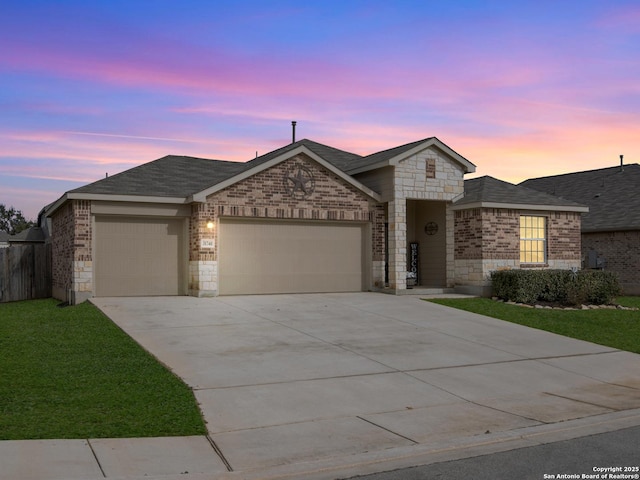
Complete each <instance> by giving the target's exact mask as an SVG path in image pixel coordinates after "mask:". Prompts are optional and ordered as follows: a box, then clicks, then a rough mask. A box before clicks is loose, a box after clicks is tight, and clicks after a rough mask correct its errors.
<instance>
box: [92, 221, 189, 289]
mask: <svg viewBox="0 0 640 480" xmlns="http://www.w3.org/2000/svg"><path fill="white" fill-rule="evenodd" d="M95 226H96V229H95V235H96V238H95V247H96V252H95V253H96V254H95V282H96V284H95V294H96V296H98V297H114V296H145V295H182V294H184V281H183V279H184V268H185V267H184V265H185V263H186V261H185V254H184V236H185V235H184V220H183V219H173V218H172V219H164V218H153V217H149V218H144V217H129V218H127V217H96V224H95Z"/></svg>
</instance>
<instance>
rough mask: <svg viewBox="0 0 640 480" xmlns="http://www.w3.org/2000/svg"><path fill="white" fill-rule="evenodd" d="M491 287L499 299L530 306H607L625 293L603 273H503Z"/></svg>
mask: <svg viewBox="0 0 640 480" xmlns="http://www.w3.org/2000/svg"><path fill="white" fill-rule="evenodd" d="M491 284H492V287H493V292H494V295H495V296H496V297H498V298H500V299H502V300H505V301H511V302H517V303H527V304H534V303H536V302H549V303H559V304H563V305H580V304H583V303H591V304H595V305H603V304H607V303H611V302H612V301H613V299H614V298H615V297H616V296H617V295H620V293H621V289H620V284H619V283H618V278H617V276H616V275H615V274H614V273H612V272H605V271H602V270H580V271H575V272H574V271H572V270H500V271H495V272H492V273H491Z"/></svg>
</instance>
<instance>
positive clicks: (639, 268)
mask: <svg viewBox="0 0 640 480" xmlns="http://www.w3.org/2000/svg"><path fill="white" fill-rule="evenodd" d="M589 251H594V252H596V254H597V255H598V257H601V258H603V259H604V260H605V262H606V263H605V266H604V268H605V270H608V271H611V272H615V273H616V274H617V275H618V279H619V281H620V285H621V286H622V288H623V290H624V293H625V294H627V295H640V230H632V231H626V232H594V233H584V234H583V235H582V254H583V257H584V258H585V259H586V258H588V255H589ZM585 267H586V265H585Z"/></svg>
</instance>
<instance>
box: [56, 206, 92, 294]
mask: <svg viewBox="0 0 640 480" xmlns="http://www.w3.org/2000/svg"><path fill="white" fill-rule="evenodd" d="M51 225H52V228H51V230H52V239H51V244H52V287H53V288H52V294H53V296H54V297H55V298H57V299H59V300H63V301H67V302H70V303H79V302H82V301H84V300H86V299H87V298H89V297H90V296H91V293H92V291H93V261H92V258H91V202H90V201H87V200H71V201H68V202H67V203H66V204H65V205H63V206H62V207H61V208H60V209H59V210H58V211H57V212H56V213H55V214H54V215H53V218H52V219H51Z"/></svg>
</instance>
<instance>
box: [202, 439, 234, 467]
mask: <svg viewBox="0 0 640 480" xmlns="http://www.w3.org/2000/svg"><path fill="white" fill-rule="evenodd" d="M206 437H207V440H208V441H209V444H210V445H211V448H213V451H214V452H216V455H218V457H219V458H220V460H221V461H222V463H224V466H225V467H226V468H227V471H229V472H233V467H232V466H231V464H230V463H229V460H227V459H226V457H225V456H224V454H223V453H222V450H220V447H218V445H216V442H214V441H213V438H211V435H207V436H206Z"/></svg>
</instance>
